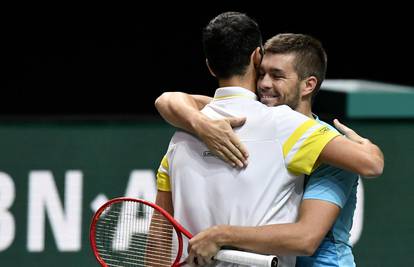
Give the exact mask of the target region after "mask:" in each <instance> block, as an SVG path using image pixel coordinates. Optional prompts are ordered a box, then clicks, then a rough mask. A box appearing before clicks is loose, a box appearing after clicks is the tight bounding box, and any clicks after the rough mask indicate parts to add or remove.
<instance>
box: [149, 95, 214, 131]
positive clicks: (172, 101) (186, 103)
mask: <svg viewBox="0 0 414 267" xmlns="http://www.w3.org/2000/svg"><path fill="white" fill-rule="evenodd" d="M208 101H209V98H208V97H202V96H199V97H195V96H191V95H188V94H185V93H180V92H166V93H163V94H162V95H161V96H159V97H158V98H157V100H156V101H155V107H156V108H157V110H158V112H159V113H160V115H161V116H162V117H163V118H164V119H165V120H166V121H167V122H168V123H170V124H171V125H173V126H175V127H177V128H180V129H183V130H186V131H188V132H191V133H194V134H196V133H197V125H198V124H199V122H200V121H201V120H205V119H207V117H206V116H205V115H204V114H202V113H201V112H200V109H201V108H203V107H204V105H205V104H207V103H208Z"/></svg>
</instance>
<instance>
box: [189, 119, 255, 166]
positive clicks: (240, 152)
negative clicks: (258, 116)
mask: <svg viewBox="0 0 414 267" xmlns="http://www.w3.org/2000/svg"><path fill="white" fill-rule="evenodd" d="M245 122H246V118H235V117H232V118H225V119H219V120H211V119H208V118H207V119H205V120H203V121H202V122H200V123H199V124H198V127H197V130H196V132H197V135H198V136H199V137H200V138H201V139H202V140H203V142H204V143H205V144H206V145H207V147H208V149H210V151H211V152H213V153H214V154H215V155H217V156H219V157H220V158H221V159H223V160H224V161H226V162H227V163H229V164H231V165H232V166H233V167H235V166H238V167H240V168H243V167H246V166H247V164H248V162H247V158H248V156H249V154H248V152H247V149H246V147H245V146H244V145H243V144H242V143H241V142H240V139H239V137H238V136H237V135H236V134H235V133H234V131H233V127H239V126H242V125H243V124H244V123H245Z"/></svg>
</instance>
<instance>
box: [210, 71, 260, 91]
mask: <svg viewBox="0 0 414 267" xmlns="http://www.w3.org/2000/svg"><path fill="white" fill-rule="evenodd" d="M218 83H219V86H220V87H228V86H239V87H243V88H245V89H247V90H250V91H252V92H253V93H256V76H255V73H253V72H247V73H246V75H243V76H233V77H230V78H229V79H221V80H219V81H218Z"/></svg>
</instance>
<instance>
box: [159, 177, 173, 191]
mask: <svg viewBox="0 0 414 267" xmlns="http://www.w3.org/2000/svg"><path fill="white" fill-rule="evenodd" d="M157 188H158V190H160V191H167V192H170V191H171V184H170V176H169V175H168V174H167V173H165V172H158V173H157Z"/></svg>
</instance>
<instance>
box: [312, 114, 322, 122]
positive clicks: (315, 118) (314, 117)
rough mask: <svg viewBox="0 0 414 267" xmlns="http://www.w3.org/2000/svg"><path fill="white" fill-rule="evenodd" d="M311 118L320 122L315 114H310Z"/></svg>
mask: <svg viewBox="0 0 414 267" xmlns="http://www.w3.org/2000/svg"><path fill="white" fill-rule="evenodd" d="M312 117H313V119H314V120H315V121H317V122H320V121H321V120H320V119H319V117H318V115H316V114H315V113H312Z"/></svg>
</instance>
